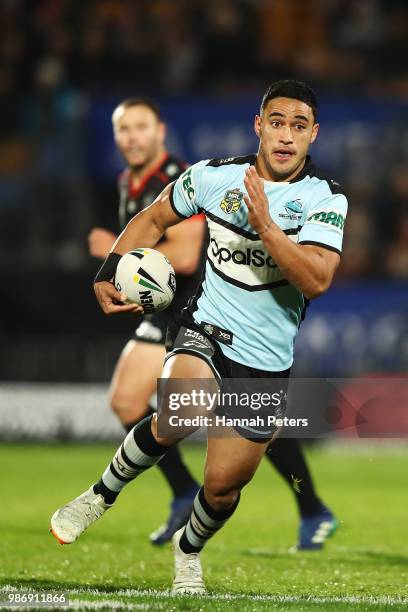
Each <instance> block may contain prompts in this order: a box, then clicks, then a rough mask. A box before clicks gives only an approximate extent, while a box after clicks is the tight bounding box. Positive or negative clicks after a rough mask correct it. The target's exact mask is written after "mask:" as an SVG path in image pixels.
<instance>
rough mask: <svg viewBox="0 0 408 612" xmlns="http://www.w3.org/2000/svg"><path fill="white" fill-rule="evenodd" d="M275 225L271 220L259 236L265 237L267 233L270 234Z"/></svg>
mask: <svg viewBox="0 0 408 612" xmlns="http://www.w3.org/2000/svg"><path fill="white" fill-rule="evenodd" d="M272 224H273V221H272V219H269V221H268V223H266V224H265V226H264V228H263V230H261V231H260V232H258V236H263V235H264V234H266V233H267V232H269V230H270V229H271V227H272Z"/></svg>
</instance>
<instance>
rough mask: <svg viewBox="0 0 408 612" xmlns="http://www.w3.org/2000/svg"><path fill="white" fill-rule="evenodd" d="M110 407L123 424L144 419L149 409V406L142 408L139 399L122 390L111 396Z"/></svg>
mask: <svg viewBox="0 0 408 612" xmlns="http://www.w3.org/2000/svg"><path fill="white" fill-rule="evenodd" d="M110 406H111V409H112V411H113V412H114V413H115V414H116V415H117V416H118V417H119V419H120V420H121V421H122V422H128V421H135V420H137V419H138V418H142V417H143V416H144V413H145V412H146V409H147V406H145V407H143V406H140V403H139V402H138V399H137V398H135V397H134V396H132V395H131V394H129V393H125V392H123V391H121V390H115V391H114V392H113V393H112V394H111V397H110Z"/></svg>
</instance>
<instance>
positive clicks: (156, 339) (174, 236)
mask: <svg viewBox="0 0 408 612" xmlns="http://www.w3.org/2000/svg"><path fill="white" fill-rule="evenodd" d="M112 122H113V130H114V135H115V140H116V144H117V147H118V149H119V151H120V152H121V154H122V155H123V157H124V159H125V161H126V163H127V168H126V170H125V171H124V172H123V173H122V174H121V176H120V177H119V194H120V199H119V226H120V230H122V229H124V227H125V226H126V225H127V223H128V222H129V221H130V220H131V219H132V218H133V217H134V215H135V214H137V213H138V212H139V211H140V210H142V209H143V208H145V207H146V206H149V205H150V204H151V203H152V202H153V200H154V199H155V198H156V196H157V195H159V194H160V193H161V191H162V190H163V188H164V187H165V186H166V185H167V184H168V183H170V182H172V181H174V180H175V179H177V178H178V177H179V175H180V174H182V172H183V171H184V170H185V169H186V165H185V164H184V163H183V162H181V161H180V160H179V159H177V158H175V157H172V156H170V155H169V153H168V152H167V151H166V149H165V144H164V142H165V132H166V127H165V124H164V123H163V121H162V118H161V114H160V111H159V108H158V107H157V105H156V104H155V103H154V102H152V101H151V100H148V99H145V98H130V99H128V100H125V101H124V102H122V103H121V104H119V106H118V107H117V108H116V109H115V111H114V113H113V115H112ZM116 237H117V236H116V235H115V234H113V233H112V232H110V231H108V230H106V229H102V228H98V227H97V228H94V229H93V230H92V231H91V233H90V235H89V248H90V253H91V255H94V256H95V257H99V258H101V259H105V258H106V256H107V255H108V253H109V251H110V249H111V247H112V245H113V243H114V241H115V240H116ZM203 239H204V222H203V219H202V218H201V216H196V217H192V218H190V219H189V220H187V221H183V222H182V223H180V224H179V225H176V226H174V227H171V228H169V229H168V230H167V232H166V234H165V238H164V240H162V241H161V242H160V243H159V245H158V246H156V247H155V248H157V249H158V250H160V251H162V252H163V253H164V254H165V255H166V256H167V257H168V258H169V259H170V261H171V263H172V265H173V267H174V269H175V271H176V273H177V291H176V297H175V299H174V301H173V303H172V305H171V307H170V308H168V309H167V310H165V311H163V312H160V313H157V314H154V315H149V316H147V317H145V318H144V319H143V320H142V321H141V322H140V324H139V326H138V327H137V329H136V332H135V336H136V337H135V338H133V339H131V340H129V342H128V343H127V345H126V346H125V348H124V349H123V352H122V355H121V357H120V359H119V362H118V364H117V366H116V370H115V372H114V375H113V378H112V383H111V389H110V401H111V406H112V409H113V411H114V412H115V413H116V414H117V415H118V417H119V419H120V420H121V422H122V424H123V426H124V427H125V429H126V430H127V431H130V430H131V429H133V427H134V426H135V424H136V423H138V422H139V421H140V420H141V419H142V418H143V417H144V416H146V415H147V414H149V413H151V412H153V408H152V407H151V405H150V403H151V397H152V396H153V395H154V393H155V392H156V379H157V378H159V377H160V375H161V372H162V366H163V360H164V357H165V354H166V353H165V348H164V341H165V334H166V328H167V325H168V323H169V322H170V321H171V319H173V318H174V316H175V315H176V313H177V312H178V311H179V310H180V308H181V307H182V306H184V305H185V304H186V302H187V300H188V298H189V297H190V295H191V294H193V293H194V290H195V288H196V285H197V284H198V281H199V279H200V275H201V269H200V268H201V267H200V255H201V252H202V246H203ZM186 244H188V249H186ZM135 373H136V374H135ZM266 456H267V458H268V459H269V460H270V462H271V463H272V465H273V466H274V467H275V468H276V469H277V470H278V472H279V473H280V474H281V476H282V477H283V478H284V479H285V480H286V482H287V484H288V485H289V486H290V487H291V489H292V491H293V494H294V496H295V499H296V502H297V506H298V510H299V515H300V518H301V523H300V530H299V540H298V545H297V548H298V549H302V550H315V549H320V548H321V547H322V546H323V544H324V542H325V540H326V538H327V537H328V536H329V535H330V534H331V533H333V531H334V530H335V528H336V525H337V522H336V519H335V517H334V516H333V515H332V513H331V512H330V510H329V509H328V508H327V507H326V506H325V505H324V504H323V503H322V502H321V500H320V499H319V497H318V496H317V494H316V491H315V489H314V485H313V480H312V477H311V475H310V472H309V469H308V466H307V464H306V461H305V457H304V455H303V452H302V449H301V447H300V445H299V443H298V441H297V440H295V439H293V438H278V439H277V440H275V442H274V444H273V445H272V446H271V447H270V448H269V450H268V451H267V454H266ZM158 466H159V468H160V469H161V471H162V472H163V475H164V476H165V478H166V479H167V481H168V484H169V486H170V487H171V489H172V492H173V495H174V500H173V502H172V506H171V512H170V516H169V519H168V521H167V523H166V524H165V525H163V526H162V527H160V528H159V529H158V530H157V531H156V532H154V533H152V534H151V536H150V539H151V541H152V542H153V543H154V544H162V543H164V542H166V541H168V540H170V538H171V537H172V535H173V533H174V532H175V531H177V529H178V528H179V527H180V526H181V525H182V524H184V522H185V521H186V520H187V518H188V517H189V516H190V511H191V505H192V503H193V500H194V496H195V494H196V492H197V490H198V488H199V486H198V484H197V483H196V482H195V480H194V479H193V477H192V476H191V474H190V473H189V471H188V469H187V468H186V466H185V465H184V463H183V462H182V460H181V456H180V451H179V450H178V447H177V446H173V447H171V449H170V451H168V452H167V454H166V456H165V457H164V459H162V460H161V462H160V463H159V464H158Z"/></svg>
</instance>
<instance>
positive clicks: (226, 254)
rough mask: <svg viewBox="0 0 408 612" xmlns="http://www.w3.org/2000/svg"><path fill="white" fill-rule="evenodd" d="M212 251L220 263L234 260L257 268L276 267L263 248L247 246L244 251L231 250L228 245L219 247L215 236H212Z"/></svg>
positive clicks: (242, 264) (241, 264)
mask: <svg viewBox="0 0 408 612" xmlns="http://www.w3.org/2000/svg"><path fill="white" fill-rule="evenodd" d="M211 244H212V248H211V253H212V255H213V256H214V258H215V259H216V260H217V261H218V263H219V264H222V263H227V262H229V261H231V260H232V261H233V263H235V264H237V265H239V266H255V267H256V268H263V267H265V266H268V268H276V264H275V263H274V261H273V259H272V258H271V257H270V256H269V255H268V254H267V253H265V252H264V251H262V250H261V249H250V248H247V249H245V250H244V251H240V250H238V249H237V250H235V251H230V250H229V249H227V248H226V247H221V248H220V247H219V246H218V243H217V241H216V240H215V238H211Z"/></svg>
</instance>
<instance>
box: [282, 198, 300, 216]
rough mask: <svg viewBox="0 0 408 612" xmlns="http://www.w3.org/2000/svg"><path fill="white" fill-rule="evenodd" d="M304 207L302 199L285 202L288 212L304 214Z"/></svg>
mask: <svg viewBox="0 0 408 612" xmlns="http://www.w3.org/2000/svg"><path fill="white" fill-rule="evenodd" d="M302 208H303V204H302V202H301V201H300V200H291V201H290V202H286V204H285V209H286V210H287V212H288V213H289V214H290V213H295V214H298V215H300V214H302Z"/></svg>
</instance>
